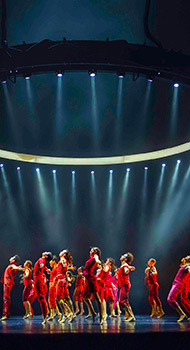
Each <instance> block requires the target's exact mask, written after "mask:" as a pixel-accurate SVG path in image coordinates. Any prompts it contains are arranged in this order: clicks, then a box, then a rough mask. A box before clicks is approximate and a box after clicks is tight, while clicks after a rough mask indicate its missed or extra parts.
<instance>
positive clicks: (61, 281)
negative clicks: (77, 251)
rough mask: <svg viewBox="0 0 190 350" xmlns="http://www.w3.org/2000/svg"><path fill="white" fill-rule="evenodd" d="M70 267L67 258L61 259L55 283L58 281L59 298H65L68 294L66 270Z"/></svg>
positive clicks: (57, 294)
mask: <svg viewBox="0 0 190 350" xmlns="http://www.w3.org/2000/svg"><path fill="white" fill-rule="evenodd" d="M67 268H68V263H67V260H66V259H63V260H60V261H59V262H58V265H57V276H56V277H55V279H54V283H56V282H57V290H56V298H57V300H58V301H59V300H61V299H64V298H65V296H66V295H67V296H68V287H67V279H66V272H67Z"/></svg>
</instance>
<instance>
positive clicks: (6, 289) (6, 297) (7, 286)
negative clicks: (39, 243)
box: [0, 255, 24, 321]
mask: <svg viewBox="0 0 190 350" xmlns="http://www.w3.org/2000/svg"><path fill="white" fill-rule="evenodd" d="M19 261H20V257H19V256H18V255H14V256H13V257H12V258H10V259H9V265H8V266H7V268H6V269H5V272H4V274H3V277H2V279H1V283H3V316H2V318H1V319H0V321H4V320H6V319H7V318H8V317H10V307H11V289H12V287H13V286H14V278H15V276H16V273H17V271H18V270H19V271H24V269H23V268H22V266H17V264H18V263H19Z"/></svg>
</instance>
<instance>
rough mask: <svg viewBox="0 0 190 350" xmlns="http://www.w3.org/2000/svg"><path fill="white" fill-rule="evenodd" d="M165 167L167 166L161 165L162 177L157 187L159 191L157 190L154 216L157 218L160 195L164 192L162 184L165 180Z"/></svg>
mask: <svg viewBox="0 0 190 350" xmlns="http://www.w3.org/2000/svg"><path fill="white" fill-rule="evenodd" d="M165 168H166V167H165V166H162V167H161V173H160V179H159V183H158V187H157V191H156V196H155V203H154V211H153V218H155V216H156V213H157V211H158V206H159V201H160V197H161V193H162V185H163V181H164V173H165Z"/></svg>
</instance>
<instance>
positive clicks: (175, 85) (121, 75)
mask: <svg viewBox="0 0 190 350" xmlns="http://www.w3.org/2000/svg"><path fill="white" fill-rule="evenodd" d="M16 72H17V73H18V71H16ZM11 73H12V72H10V74H11ZM63 74H64V72H62V71H58V72H56V75H57V77H58V78H62V77H63ZM88 74H89V76H90V77H91V78H94V77H95V76H96V74H97V72H96V70H94V69H93V70H91V71H88ZM157 74H158V76H160V74H161V73H160V72H158V73H157ZM125 75H126V73H125V72H117V76H118V77H119V78H121V79H123V78H124V77H125ZM23 77H24V79H26V80H29V79H30V78H31V73H27V74H26V73H25V74H23ZM147 80H148V82H149V83H152V82H153V80H154V78H153V77H152V76H147ZM6 82H7V79H3V80H2V81H1V84H6ZM173 86H174V87H175V88H178V87H179V83H177V82H176V83H174V84H173Z"/></svg>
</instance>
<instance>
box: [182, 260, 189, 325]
mask: <svg viewBox="0 0 190 350" xmlns="http://www.w3.org/2000/svg"><path fill="white" fill-rule="evenodd" d="M189 260H190V256H187V257H185V258H183V259H182V262H181V265H180V266H183V265H185V264H188V261H189ZM189 291H190V274H188V275H187V278H186V281H185V282H184V285H183V289H182V291H181V295H180V297H181V303H182V305H183V307H184V308H185V310H186V311H187V312H188V314H190V300H189ZM188 320H189V319H188Z"/></svg>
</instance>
